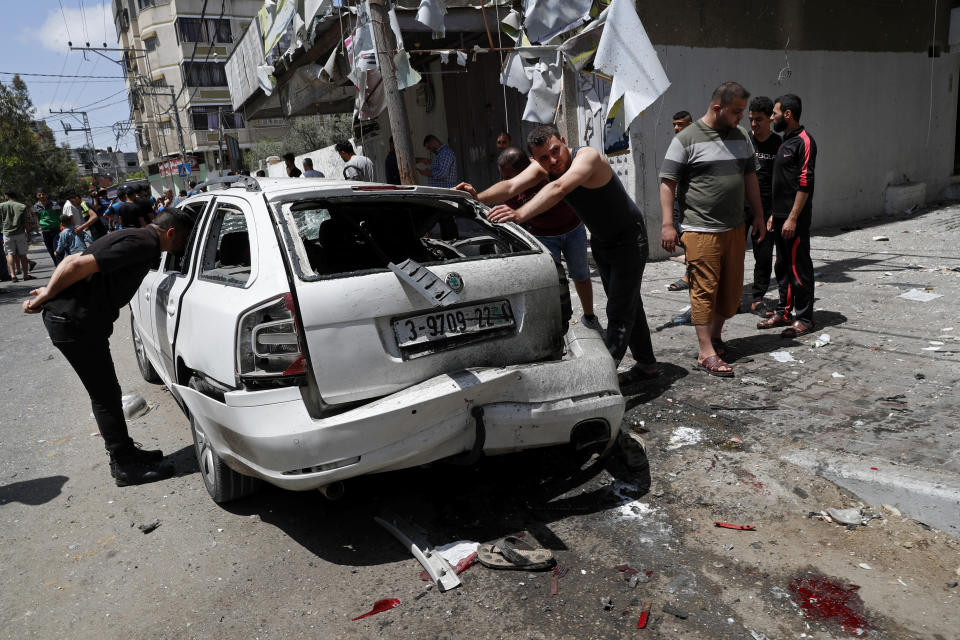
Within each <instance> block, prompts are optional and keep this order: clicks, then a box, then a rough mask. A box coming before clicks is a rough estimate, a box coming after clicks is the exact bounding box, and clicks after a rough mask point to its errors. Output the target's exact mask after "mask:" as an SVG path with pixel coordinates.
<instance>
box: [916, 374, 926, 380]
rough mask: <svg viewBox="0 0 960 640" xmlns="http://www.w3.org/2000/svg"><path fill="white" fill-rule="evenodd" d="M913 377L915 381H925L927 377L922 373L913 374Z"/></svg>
mask: <svg viewBox="0 0 960 640" xmlns="http://www.w3.org/2000/svg"><path fill="white" fill-rule="evenodd" d="M913 377H914V378H916V379H917V380H925V379H926V378H927V376H925V375H923V374H922V373H915V374H913Z"/></svg>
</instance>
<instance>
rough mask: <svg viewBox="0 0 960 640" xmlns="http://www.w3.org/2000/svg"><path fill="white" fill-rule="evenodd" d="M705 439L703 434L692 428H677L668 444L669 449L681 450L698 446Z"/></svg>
mask: <svg viewBox="0 0 960 640" xmlns="http://www.w3.org/2000/svg"><path fill="white" fill-rule="evenodd" d="M702 439H703V433H701V431H700V430H699V429H694V428H692V427H677V428H676V429H674V430H673V435H671V436H670V440H669V441H668V442H667V449H679V448H680V447H686V446H688V445H693V444H697V443H698V442H700V441H701V440H702Z"/></svg>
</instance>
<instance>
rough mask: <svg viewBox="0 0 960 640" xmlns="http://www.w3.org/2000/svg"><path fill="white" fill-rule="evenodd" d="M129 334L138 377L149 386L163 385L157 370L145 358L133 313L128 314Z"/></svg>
mask: <svg viewBox="0 0 960 640" xmlns="http://www.w3.org/2000/svg"><path fill="white" fill-rule="evenodd" d="M130 334H131V337H132V338H133V352H134V354H135V355H136V356H137V367H139V368H140V375H141V376H143V379H144V380H146V381H147V382H149V383H151V384H161V383H163V380H162V379H161V378H160V374H159V373H157V370H156V369H154V368H153V365H152V364H150V360H149V359H148V358H147V352H146V350H145V349H144V348H143V340H141V339H140V332H139V331H138V330H137V323H136V321H135V320H134V318H133V313H131V314H130Z"/></svg>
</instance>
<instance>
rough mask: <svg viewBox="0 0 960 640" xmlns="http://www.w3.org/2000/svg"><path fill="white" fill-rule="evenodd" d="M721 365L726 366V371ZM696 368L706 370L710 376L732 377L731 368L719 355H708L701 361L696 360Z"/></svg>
mask: <svg viewBox="0 0 960 640" xmlns="http://www.w3.org/2000/svg"><path fill="white" fill-rule="evenodd" d="M721 367H727V369H728V371H724V370H723V369H722V368H721ZM696 368H697V369H701V370H703V371H706V372H707V373H708V374H710V375H711V376H717V377H718V378H732V377H733V368H732V367H731V366H730V365H729V364H727V363H726V362H724V361H723V358H721V357H720V356H710V357H709V358H705V359H704V360H703V362H698V363H697V366H696Z"/></svg>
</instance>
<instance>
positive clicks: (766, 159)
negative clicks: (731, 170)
mask: <svg viewBox="0 0 960 640" xmlns="http://www.w3.org/2000/svg"><path fill="white" fill-rule="evenodd" d="M749 111H750V142H751V143H753V149H754V156H755V158H756V161H757V182H758V183H760V202H761V203H763V221H764V224H766V223H767V221H768V220H770V216H772V215H773V161H774V160H775V159H776V157H777V150H778V149H780V136H778V135H777V134H775V133H774V132H773V131H771V130H770V122H771V120H770V116H772V115H773V101H772V100H771V99H770V98H768V97H767V96H757V97H756V98H753V99H752V100H751V101H750V108H749ZM744 214H745V216H746V223H747V226H749V225H750V224H751V221H752V219H753V212H752V211H748V210H746V209H745V210H744ZM773 247H774V241H773V234H768V235H766V236H764V238H763V240H760V241H757V240H754V242H753V286H752V287H751V294H752V301H751V302H750V311H756V312H759V311H761V310H762V309H763V296H764V295H765V294H766V293H767V289H769V288H770V272H771V270H772V268H773Z"/></svg>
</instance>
